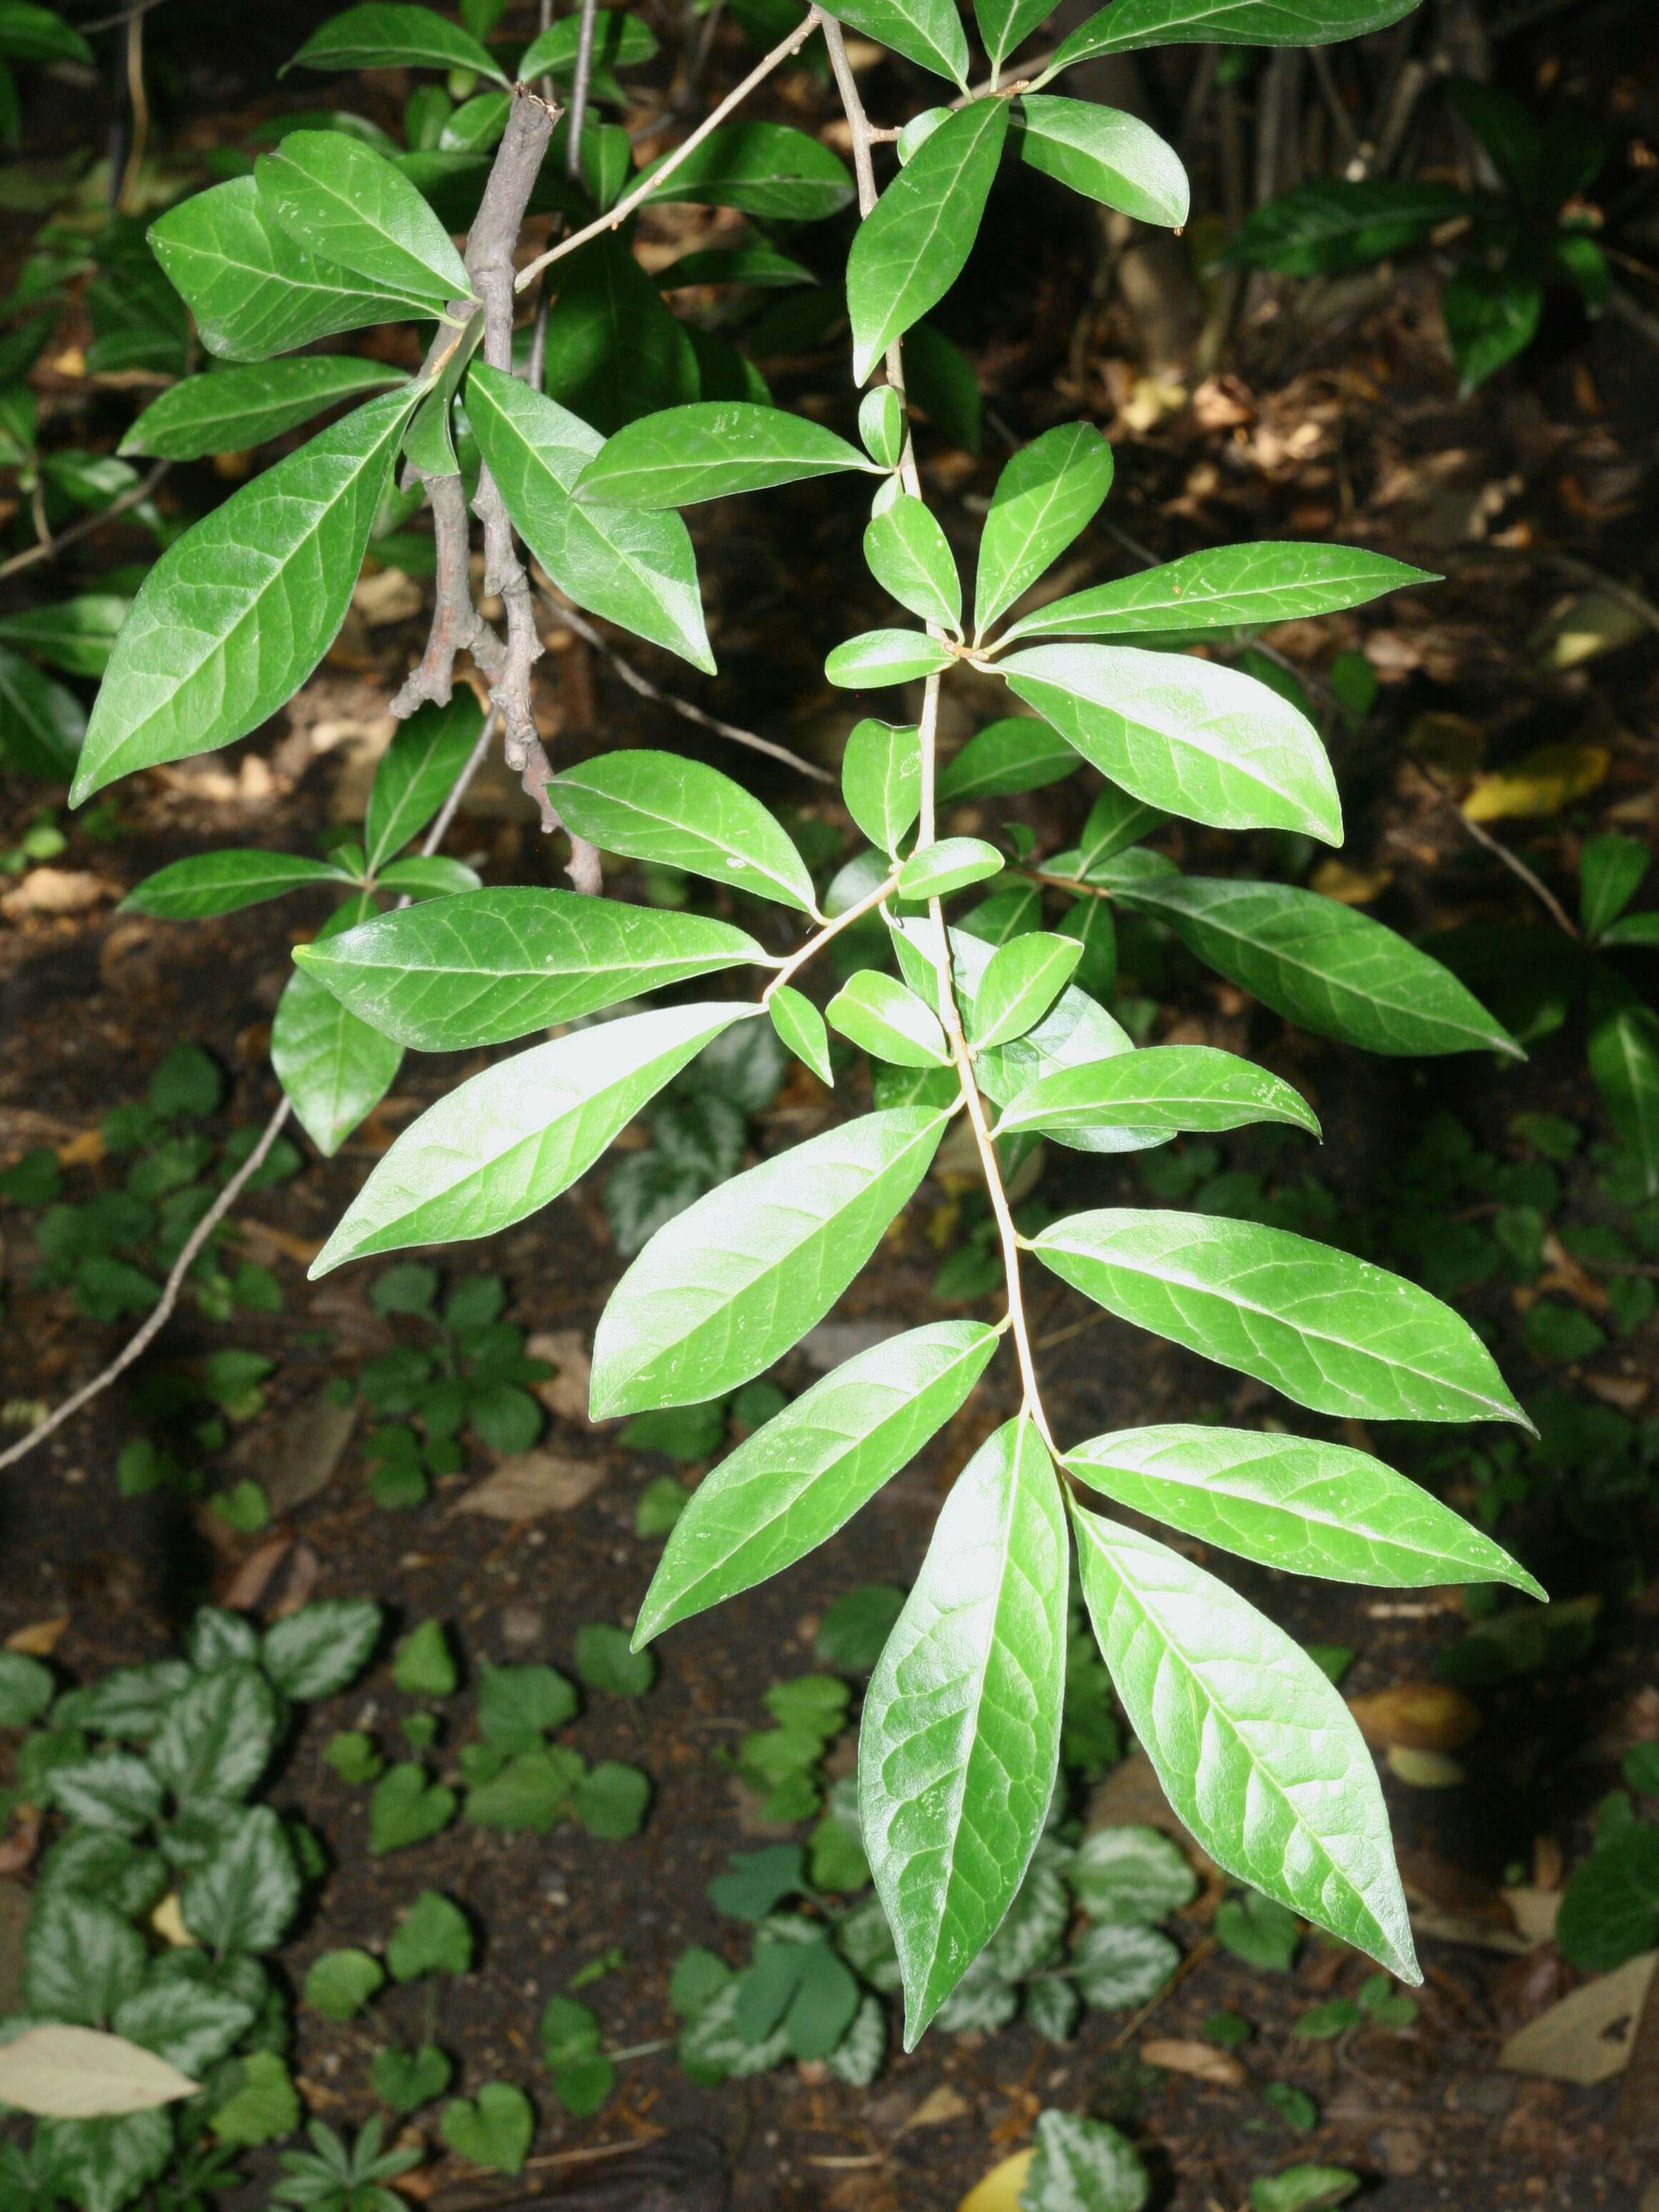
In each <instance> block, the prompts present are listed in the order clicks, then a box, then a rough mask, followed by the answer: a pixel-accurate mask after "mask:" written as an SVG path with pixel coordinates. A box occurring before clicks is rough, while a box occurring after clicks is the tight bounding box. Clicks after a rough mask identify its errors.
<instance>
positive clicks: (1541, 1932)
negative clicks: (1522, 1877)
mask: <svg viewBox="0 0 1659 2212" xmlns="http://www.w3.org/2000/svg"><path fill="white" fill-rule="evenodd" d="M1503 1896H1504V1904H1505V1905H1508V1907H1509V1908H1510V1911H1511V1912H1512V1913H1513V1914H1514V1916H1515V1924H1516V1927H1517V1928H1518V1929H1520V1931H1521V1933H1522V1936H1524V1937H1525V1938H1526V1940H1527V1942H1528V1943H1530V1944H1533V1945H1541V1944H1544V1943H1548V1942H1553V1940H1554V1936H1555V1921H1556V1916H1557V1914H1558V1913H1559V1911H1560V1910H1561V1893H1560V1891H1559V1889H1540V1888H1539V1887H1538V1886H1537V1884H1536V1883H1535V1882H1530V1881H1523V1882H1516V1883H1515V1884H1513V1885H1512V1886H1511V1887H1510V1888H1508V1889H1506V1890H1505V1891H1504V1893H1503Z"/></svg>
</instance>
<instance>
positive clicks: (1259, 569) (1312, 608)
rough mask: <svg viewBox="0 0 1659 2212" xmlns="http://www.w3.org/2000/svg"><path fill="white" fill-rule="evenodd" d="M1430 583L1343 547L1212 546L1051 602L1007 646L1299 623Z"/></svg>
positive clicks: (1018, 627)
mask: <svg viewBox="0 0 1659 2212" xmlns="http://www.w3.org/2000/svg"><path fill="white" fill-rule="evenodd" d="M1439 580H1440V579H1439V578H1438V577H1437V576H1436V575H1434V574H1431V571H1430V570H1428V569H1426V568H1408V567H1407V564H1406V562H1403V561H1391V560H1389V558H1388V556H1386V555H1385V554H1382V553H1366V552H1364V551H1362V550H1360V549H1359V548H1358V547H1357V546H1352V545H1299V544H1280V543H1279V542H1277V541H1273V542H1270V543H1268V544H1261V545H1220V546H1214V547H1211V548H1208V549H1206V550H1205V551H1203V552H1201V553H1187V554H1183V555H1182V558H1181V559H1180V560H1179V561H1170V562H1165V563H1164V566H1163V567H1162V568H1142V569H1140V570H1139V572H1138V573H1137V574H1134V575H1133V576H1124V577H1121V578H1120V579H1119V580H1118V581H1117V582H1115V583H1112V584H1097V585H1095V586H1093V587H1092V589H1091V590H1089V591H1086V592H1072V593H1071V594H1070V595H1069V596H1068V597H1066V599H1052V600H1050V602H1049V603H1048V605H1047V606H1046V607H1038V608H1037V609H1036V611H1034V612H1033V613H1031V614H1029V615H1026V616H1024V617H1023V618H1022V619H1021V620H1020V621H1018V622H1017V623H1015V624H1014V625H1013V627H1012V629H1011V630H1010V631H1009V632H1008V637H1009V639H1010V640H1011V641H1012V639H1014V638H1017V637H1136V636H1143V637H1144V636H1156V635H1158V634H1159V633H1160V632H1173V633H1176V634H1180V635H1184V634H1186V633H1187V632H1188V631H1193V630H1206V629H1226V628H1228V627H1229V626H1231V625H1232V624H1235V623H1249V624H1251V625H1254V626H1261V625H1265V624H1267V623H1280V622H1299V621H1303V620H1305V619H1306V618H1308V617H1310V616H1314V615H1328V614H1335V613H1337V612H1339V611H1340V610H1342V609H1343V608H1346V607H1363V606H1364V605H1366V603H1367V602H1368V601H1369V600H1371V599H1381V598H1382V596H1383V593H1384V592H1397V591H1400V590H1401V589H1402V588H1403V587H1404V586H1407V585H1408V584H1437V583H1438V582H1439Z"/></svg>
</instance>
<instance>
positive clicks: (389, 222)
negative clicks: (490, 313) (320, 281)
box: [253, 131, 472, 313]
mask: <svg viewBox="0 0 1659 2212" xmlns="http://www.w3.org/2000/svg"><path fill="white" fill-rule="evenodd" d="M253 174H254V181H255V182H256V183H257V185H258V188H259V196H260V197H261V199H262V200H263V201H264V204H265V206H266V208H267V209H268V210H270V214H271V216H272V217H273V218H274V219H275V220H276V222H278V223H280V224H281V225H282V227H283V229H284V230H285V231H286V232H287V233H288V234H289V237H290V238H291V239H293V240H294V241H295V244H296V245H298V246H302V247H303V248H304V249H305V250H306V251H307V252H313V251H320V252H321V253H322V254H323V256H324V258H325V259H328V260H331V261H337V262H338V263H339V264H341V266H342V267H343V268H346V269H349V270H351V271H352V272H353V273H354V275H356V276H363V277H367V279H368V282H369V283H370V284H371V285H373V286H374V288H375V289H377V290H380V291H385V292H387V293H394V294H401V295H404V296H407V297H411V298H416V299H424V300H426V301H428V303H429V305H430V307H432V309H433V310H434V312H435V313H441V312H442V311H443V309H444V308H445V307H447V304H448V303H449V301H452V300H457V299H460V300H465V299H470V298H471V295H472V280H471V277H470V276H468V275H467V273H466V269H465V265H464V264H463V263H462V260H461V257H460V255H459V253H458V252H456V251H455V248H454V246H453V243H452V242H451V240H450V236H449V234H448V232H447V230H446V229H445V228H444V227H443V225H442V224H441V222H439V220H438V218H437V216H435V215H434V214H433V212H432V210H431V209H430V208H429V207H428V205H427V204H426V202H425V200H423V199H422V197H421V195H420V193H419V192H418V191H416V189H415V187H414V185H412V184H410V181H409V179H408V178H407V177H405V176H404V175H403V174H402V173H401V172H400V171H398V169H396V168H394V167H392V163H391V162H390V161H387V160H386V156H385V155H383V154H377V153H376V152H375V151H374V148H373V147H372V146H365V145H364V144H363V143H362V140H361V139H357V138H354V137H350V136H349V134H348V133H347V132H345V131H289V134H288V136H287V137H285V138H284V139H283V142H282V143H281V145H280V146H278V147H277V148H276V151H275V152H274V153H270V154H261V155H260V156H259V158H258V161H256V162H255V164H254V168H253Z"/></svg>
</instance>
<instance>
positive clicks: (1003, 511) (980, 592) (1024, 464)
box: [974, 422, 1114, 789]
mask: <svg viewBox="0 0 1659 2212" xmlns="http://www.w3.org/2000/svg"><path fill="white" fill-rule="evenodd" d="M1113 468H1114V462H1113V459H1112V449H1111V447H1109V445H1108V444H1107V442H1106V441H1105V440H1104V438H1103V437H1102V436H1101V435H1100V433H1099V432H1098V431H1097V429H1095V428H1094V427H1093V426H1092V424H1091V423H1087V422H1062V423H1059V424H1057V425H1056V426H1055V428H1054V429H1052V430H1045V431H1044V432H1043V434H1042V436H1041V437H1040V438H1034V439H1033V440H1032V441H1031V442H1030V445H1029V446H1024V447H1021V449H1020V451H1019V452H1018V453H1016V454H1015V455H1014V457H1013V459H1012V460H1011V461H1009V462H1008V463H1007V464H1006V466H1005V467H1004V469H1003V471H1002V473H1001V475H1000V477H998V478H997V485H996V489H995V490H994V492H993V493H992V495H991V504H990V507H989V509H988V511H987V513H986V517H985V529H984V532H983V535H982V536H981V539H980V548H979V576H978V581H977V584H976V586H975V594H974V627H975V635H976V636H982V635H984V633H985V631H986V630H987V629H988V628H989V627H990V625H991V624H992V623H994V621H995V620H996V619H997V617H998V616H999V615H1000V614H1002V613H1004V612H1006V610H1007V609H1008V608H1009V607H1011V606H1012V605H1013V603H1014V601H1015V600H1016V599H1018V597H1019V596H1020V594H1021V592H1024V591H1025V590H1026V589H1027V588H1028V587H1029V586H1030V585H1032V584H1034V583H1035V582H1036V580H1037V578H1038V577H1039V576H1040V575H1042V572H1043V570H1044V569H1045V568H1048V567H1049V566H1050V565H1051V564H1052V563H1053V562H1055V561H1057V560H1058V559H1059V557H1060V555H1061V554H1062V553H1063V552H1064V551H1065V550H1066V547H1067V546H1068V545H1069V544H1071V543H1072V541H1073V539H1074V538H1077V537H1078V536H1079V533H1080V532H1083V531H1084V530H1085V529H1086V528H1087V527H1088V526H1089V524H1090V523H1091V521H1092V520H1093V519H1094V517H1095V515H1096V514H1097V513H1098V512H1099V510H1100V507H1101V505H1102V503H1103V501H1104V500H1105V497H1106V495H1107V493H1108V492H1109V491H1110V489H1111V488H1112V474H1113ZM1012 634H1013V635H1018V631H1016V632H1014V633H1012ZM992 727H993V728H994V729H998V730H1000V729H1001V728H1003V727H1004V725H1003V724H1002V723H1000V722H997V723H994V724H993V725H992ZM985 734H986V732H981V736H983V735H985ZM1035 734H1036V732H1035V731H1031V732H1027V735H1028V736H1035ZM975 743H977V740H975ZM1024 788H1026V789H1032V788H1035V787H1034V786H1029V785H1028V786H1025V787H1024Z"/></svg>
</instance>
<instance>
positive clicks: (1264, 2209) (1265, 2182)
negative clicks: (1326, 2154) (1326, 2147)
mask: <svg viewBox="0 0 1659 2212" xmlns="http://www.w3.org/2000/svg"><path fill="white" fill-rule="evenodd" d="M1310 2109H1311V2107H1310ZM1358 2187H1359V2176H1358V2174H1357V2173H1354V2172H1351V2171H1350V2169H1349V2168H1348V2167H1347V2166H1309V2165H1299V2166H1285V2167H1284V2168H1283V2169H1282V2170H1281V2171H1280V2172H1278V2173H1259V2174H1258V2175H1257V2176H1256V2178H1255V2180H1254V2181H1253V2182H1252V2183H1251V2184H1250V2212H1330V2208H1331V2207H1332V2206H1333V2205H1336V2204H1346V2203H1347V2201H1348V2199H1349V2197H1352V2196H1353V2194H1354V2193H1355V2191H1357V2190H1358Z"/></svg>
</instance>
